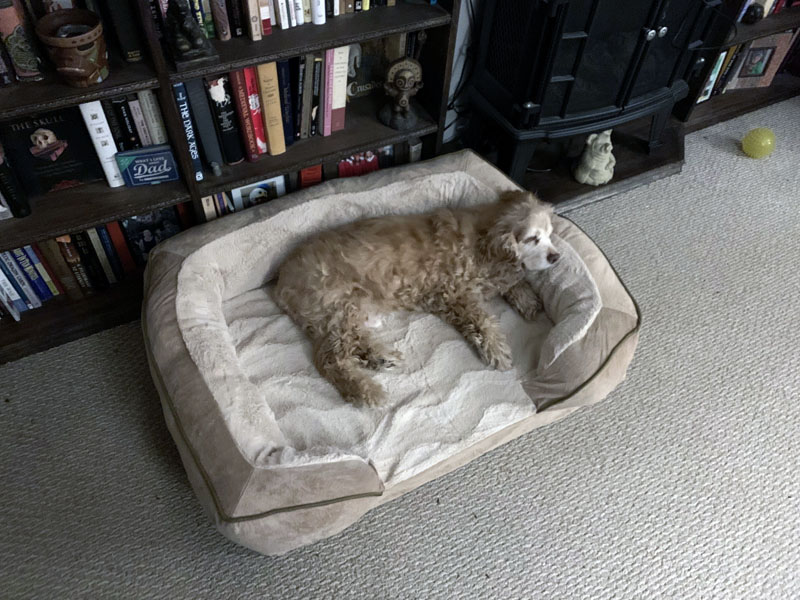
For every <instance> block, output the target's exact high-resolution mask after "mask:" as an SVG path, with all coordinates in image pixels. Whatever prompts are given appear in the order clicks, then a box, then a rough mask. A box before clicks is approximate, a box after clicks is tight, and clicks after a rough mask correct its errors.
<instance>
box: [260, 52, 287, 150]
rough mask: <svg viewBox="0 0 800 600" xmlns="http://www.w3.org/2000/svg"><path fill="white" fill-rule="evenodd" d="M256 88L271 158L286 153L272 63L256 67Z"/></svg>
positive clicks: (279, 97)
mask: <svg viewBox="0 0 800 600" xmlns="http://www.w3.org/2000/svg"><path fill="white" fill-rule="evenodd" d="M258 87H259V89H260V90H261V112H262V114H263V115H264V128H265V129H266V132H267V145H268V146H269V153H270V154H271V155H272V156H275V155H276V154H283V153H284V152H286V143H285V141H284V135H283V118H282V114H281V95H280V89H279V85H278V69H277V66H276V64H275V63H274V62H270V63H265V64H262V65H258Z"/></svg>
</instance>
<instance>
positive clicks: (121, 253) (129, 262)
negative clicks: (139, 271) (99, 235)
mask: <svg viewBox="0 0 800 600" xmlns="http://www.w3.org/2000/svg"><path fill="white" fill-rule="evenodd" d="M105 229H106V231H107V232H108V237H109V238H111V243H112V244H113V245H114V250H115V251H116V253H117V258H119V262H120V265H121V266H122V270H123V271H124V272H125V273H133V272H135V271H136V261H134V260H133V256H132V255H131V251H130V248H128V243H127V242H126V241H125V234H123V233H122V228H121V227H120V224H119V223H118V222H117V221H111V222H110V223H106V225H105Z"/></svg>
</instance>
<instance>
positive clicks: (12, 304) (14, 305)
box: [0, 270, 28, 321]
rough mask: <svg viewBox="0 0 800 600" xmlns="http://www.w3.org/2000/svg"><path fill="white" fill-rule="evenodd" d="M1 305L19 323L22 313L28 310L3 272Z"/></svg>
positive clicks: (0, 291)
mask: <svg viewBox="0 0 800 600" xmlns="http://www.w3.org/2000/svg"><path fill="white" fill-rule="evenodd" d="M0 303H2V305H3V307H4V308H5V309H6V310H7V311H8V314H10V315H11V317H12V318H13V319H14V320H15V321H19V317H20V313H23V312H25V311H26V310H28V305H27V304H25V301H24V300H23V299H22V296H20V295H19V292H17V290H16V288H14V286H13V285H11V281H9V279H8V277H7V276H6V274H5V273H4V272H3V271H2V270H0Z"/></svg>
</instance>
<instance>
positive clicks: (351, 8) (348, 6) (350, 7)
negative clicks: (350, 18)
mask: <svg viewBox="0 0 800 600" xmlns="http://www.w3.org/2000/svg"><path fill="white" fill-rule="evenodd" d="M355 10H356V8H355V0H345V3H344V12H345V13H348V14H349V13H352V12H355Z"/></svg>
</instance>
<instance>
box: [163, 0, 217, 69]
mask: <svg viewBox="0 0 800 600" xmlns="http://www.w3.org/2000/svg"><path fill="white" fill-rule="evenodd" d="M166 30H167V35H166V37H167V41H168V42H169V45H170V48H171V49H172V51H173V55H174V56H173V57H174V58H175V60H192V59H195V58H204V57H209V56H214V55H215V54H216V52H215V50H214V47H213V46H212V45H211V42H209V41H208V38H207V37H206V36H205V34H204V33H203V30H202V29H201V28H200V24H199V23H198V22H197V20H196V19H195V18H194V15H193V14H192V10H191V8H189V1H188V0H169V4H168V5H167V15H166Z"/></svg>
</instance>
